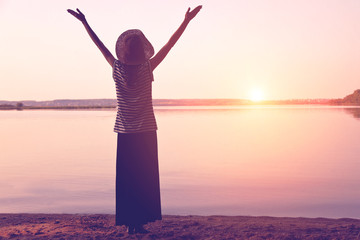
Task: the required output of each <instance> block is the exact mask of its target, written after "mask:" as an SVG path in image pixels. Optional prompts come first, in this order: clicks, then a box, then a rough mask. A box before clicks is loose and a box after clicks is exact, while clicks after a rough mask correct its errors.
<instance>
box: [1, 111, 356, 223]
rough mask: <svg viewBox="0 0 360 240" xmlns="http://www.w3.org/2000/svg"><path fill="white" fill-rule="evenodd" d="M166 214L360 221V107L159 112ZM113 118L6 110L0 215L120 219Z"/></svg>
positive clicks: (104, 113)
mask: <svg viewBox="0 0 360 240" xmlns="http://www.w3.org/2000/svg"><path fill="white" fill-rule="evenodd" d="M155 114H156V117H157V121H158V126H159V131H158V139H159V163H160V181H161V190H162V193H161V194H162V195H161V197H162V206H163V214H200V215H211V214H222V215H272V216H306V217H319V216H321V217H355V218H360V188H359V184H360V173H359V172H360V144H359V143H360V109H359V108H358V109H356V108H331V107H309V106H297V107H292V106H287V107H277V106H273V107H239V108H228V109H223V108H203V109H201V108H170V109H169V108H168V109H167V108H158V109H156V113H155ZM114 119H115V111H0V132H1V135H0V164H1V165H0V190H1V191H0V212H44V213H114V206H115V202H114V198H115V197H114V196H115V192H114V188H115V155H116V154H115V151H116V134H115V133H113V132H112V128H113V124H114Z"/></svg>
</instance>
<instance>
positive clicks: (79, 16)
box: [67, 8, 86, 22]
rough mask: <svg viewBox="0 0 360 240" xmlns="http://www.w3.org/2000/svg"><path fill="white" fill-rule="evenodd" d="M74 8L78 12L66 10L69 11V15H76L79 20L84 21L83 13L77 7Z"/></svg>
mask: <svg viewBox="0 0 360 240" xmlns="http://www.w3.org/2000/svg"><path fill="white" fill-rule="evenodd" d="M76 10H77V11H78V12H75V11H73V10H71V9H68V10H67V11H68V13H70V14H71V15H73V16H74V17H76V18H77V19H78V20H79V21H80V22H86V19H85V15H84V14H83V13H82V12H81V11H80V10H79V9H78V8H77V9H76Z"/></svg>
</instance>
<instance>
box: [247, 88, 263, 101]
mask: <svg viewBox="0 0 360 240" xmlns="http://www.w3.org/2000/svg"><path fill="white" fill-rule="evenodd" d="M250 100H251V101H253V102H259V101H262V100H264V93H263V91H262V90H261V89H258V88H255V89H253V90H252V91H251V93H250Z"/></svg>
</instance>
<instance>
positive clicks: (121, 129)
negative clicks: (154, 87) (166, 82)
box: [113, 60, 157, 133]
mask: <svg viewBox="0 0 360 240" xmlns="http://www.w3.org/2000/svg"><path fill="white" fill-rule="evenodd" d="M113 78H114V81H115V85H116V96H117V115H116V122H115V127H114V132H117V133H138V132H147V131H155V130H157V126H156V120H155V116H154V110H153V105H152V95H151V84H152V81H154V77H153V74H152V71H151V66H150V61H147V62H145V63H144V64H141V65H135V66H133V65H125V64H123V63H121V62H120V61H119V60H115V62H114V65H113Z"/></svg>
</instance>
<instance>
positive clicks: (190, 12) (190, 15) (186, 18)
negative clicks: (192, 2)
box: [185, 5, 202, 22]
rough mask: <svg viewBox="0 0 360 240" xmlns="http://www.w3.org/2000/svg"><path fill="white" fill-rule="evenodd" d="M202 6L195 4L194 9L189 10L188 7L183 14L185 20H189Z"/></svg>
mask: <svg viewBox="0 0 360 240" xmlns="http://www.w3.org/2000/svg"><path fill="white" fill-rule="evenodd" d="M201 8H202V5H199V6H197V7H196V8H195V9H194V10H192V11H190V8H188V10H187V12H186V14H185V20H187V21H188V22H190V21H191V20H192V19H193V18H194V17H195V16H196V15H197V14H198V13H199V11H200V9H201Z"/></svg>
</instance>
